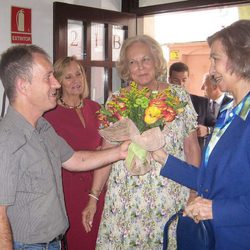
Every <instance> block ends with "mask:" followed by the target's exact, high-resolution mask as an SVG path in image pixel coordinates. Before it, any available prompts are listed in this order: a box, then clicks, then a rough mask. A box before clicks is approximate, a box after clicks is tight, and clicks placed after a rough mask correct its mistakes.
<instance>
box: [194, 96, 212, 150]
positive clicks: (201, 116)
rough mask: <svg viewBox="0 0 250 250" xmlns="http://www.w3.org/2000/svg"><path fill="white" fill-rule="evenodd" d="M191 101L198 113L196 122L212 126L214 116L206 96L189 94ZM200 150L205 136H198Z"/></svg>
mask: <svg viewBox="0 0 250 250" xmlns="http://www.w3.org/2000/svg"><path fill="white" fill-rule="evenodd" d="M190 98H191V101H192V103H193V106H194V109H195V111H196V113H197V115H198V117H197V122H198V124H201V125H204V126H206V127H214V125H215V122H216V118H215V117H214V115H213V113H212V111H211V109H210V105H209V104H210V102H209V99H208V98H207V97H203V96H198V95H190ZM198 141H199V144H200V148H201V150H202V149H203V147H204V145H205V142H206V138H205V137H198Z"/></svg>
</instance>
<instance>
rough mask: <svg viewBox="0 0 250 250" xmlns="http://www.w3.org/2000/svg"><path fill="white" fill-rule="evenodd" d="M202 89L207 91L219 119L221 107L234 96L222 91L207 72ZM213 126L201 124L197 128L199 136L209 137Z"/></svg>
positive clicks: (210, 104)
mask: <svg viewBox="0 0 250 250" xmlns="http://www.w3.org/2000/svg"><path fill="white" fill-rule="evenodd" d="M202 89H203V90H204V91H205V96H207V97H208V99H209V108H210V110H211V112H212V114H213V116H214V117H215V118H216V119H217V117H218V115H219V112H220V109H221V107H222V106H223V105H225V104H227V103H228V102H230V101H232V98H231V97H230V96H228V95H227V94H226V93H224V92H221V90H220V88H219V86H218V85H217V84H216V82H215V81H214V80H213V79H212V78H211V76H210V75H209V74H206V75H205V77H204V83H203V85H202ZM216 119H215V120H216ZM213 127H214V125H212V126H211V125H209V124H199V125H198V130H197V133H198V136H202V137H207V136H208V135H209V134H211V133H212V131H213Z"/></svg>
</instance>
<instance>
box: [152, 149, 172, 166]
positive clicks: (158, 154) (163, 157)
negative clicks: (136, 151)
mask: <svg viewBox="0 0 250 250" xmlns="http://www.w3.org/2000/svg"><path fill="white" fill-rule="evenodd" d="M151 155H152V157H153V159H154V160H155V161H158V162H159V163H160V164H161V165H164V164H165V162H166V161H167V158H168V154H167V153H166V151H165V150H164V149H163V148H161V149H158V150H156V151H154V152H152V153H151Z"/></svg>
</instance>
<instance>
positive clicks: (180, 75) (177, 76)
mask: <svg viewBox="0 0 250 250" xmlns="http://www.w3.org/2000/svg"><path fill="white" fill-rule="evenodd" d="M188 79H189V75H188V72H187V71H182V72H177V71H172V74H171V76H169V79H168V80H169V82H170V83H172V84H176V85H181V86H183V87H185V85H186V84H187V82H188Z"/></svg>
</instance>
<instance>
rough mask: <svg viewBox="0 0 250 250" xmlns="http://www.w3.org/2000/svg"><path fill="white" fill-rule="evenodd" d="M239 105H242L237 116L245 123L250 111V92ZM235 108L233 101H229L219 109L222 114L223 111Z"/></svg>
mask: <svg viewBox="0 0 250 250" xmlns="http://www.w3.org/2000/svg"><path fill="white" fill-rule="evenodd" d="M241 103H243V106H242V108H241V110H240V112H239V114H238V116H239V117H240V118H241V119H243V120H244V121H245V120H246V119H247V116H248V113H249V111H250V92H248V94H247V95H246V96H245V97H244V98H243V99H242V100H241V102H240V103H239V104H238V105H240V104H241ZM238 105H237V106H238ZM237 106H236V107H234V106H233V101H231V102H229V103H227V104H225V105H224V106H223V108H222V109H221V112H223V111H224V110H233V109H235V108H237Z"/></svg>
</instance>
